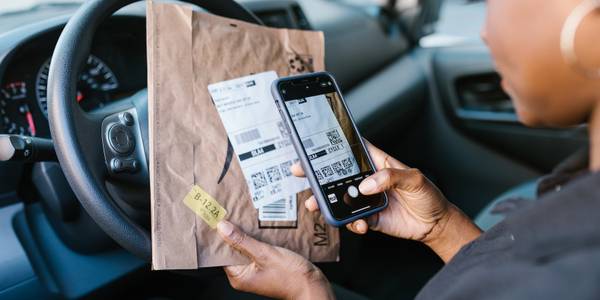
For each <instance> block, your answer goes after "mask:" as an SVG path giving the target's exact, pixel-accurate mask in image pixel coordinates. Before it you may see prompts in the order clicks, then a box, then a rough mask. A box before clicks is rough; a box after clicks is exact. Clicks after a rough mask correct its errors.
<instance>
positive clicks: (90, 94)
mask: <svg viewBox="0 0 600 300" xmlns="http://www.w3.org/2000/svg"><path fill="white" fill-rule="evenodd" d="M49 69H50V59H48V60H47V61H46V62H45V63H44V65H42V67H41V68H40V70H39V72H38V74H37V79H36V82H35V92H36V96H37V100H38V104H39V106H40V109H41V110H42V112H44V115H45V116H46V117H47V116H48V96H47V86H48V71H49ZM118 87H119V81H118V80H117V77H116V76H115V74H114V73H113V71H112V70H111V69H110V68H109V67H108V66H107V65H106V64H105V63H104V62H103V61H102V60H101V59H99V58H98V57H96V56H94V55H90V56H89V57H88V59H87V60H86V62H85V65H84V67H83V71H82V72H81V74H80V75H79V81H78V82H77V102H79V105H80V106H81V107H82V108H83V110H85V111H89V110H92V109H95V108H98V107H102V106H104V105H105V104H106V103H107V102H108V101H110V92H112V91H114V90H116V89H117V88H118Z"/></svg>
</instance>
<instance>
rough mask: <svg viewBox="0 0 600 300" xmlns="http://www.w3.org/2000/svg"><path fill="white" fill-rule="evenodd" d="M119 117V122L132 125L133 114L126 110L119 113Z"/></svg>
mask: <svg viewBox="0 0 600 300" xmlns="http://www.w3.org/2000/svg"><path fill="white" fill-rule="evenodd" d="M119 119H121V123H123V125H126V126H132V125H133V122H134V120H133V115H132V114H131V113H128V112H124V113H121V114H120V115H119Z"/></svg>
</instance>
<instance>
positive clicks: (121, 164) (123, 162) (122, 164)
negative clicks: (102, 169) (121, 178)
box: [110, 158, 138, 173]
mask: <svg viewBox="0 0 600 300" xmlns="http://www.w3.org/2000/svg"><path fill="white" fill-rule="evenodd" d="M110 168H111V170H112V171H113V172H114V173H123V172H128V173H135V172H136V171H137V169H138V163H137V161H136V160H135V159H120V158H113V159H112V160H111V161H110Z"/></svg>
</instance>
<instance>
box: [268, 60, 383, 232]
mask: <svg viewBox="0 0 600 300" xmlns="http://www.w3.org/2000/svg"><path fill="white" fill-rule="evenodd" d="M320 75H326V76H328V77H329V78H330V79H331V81H332V82H333V84H334V86H335V90H336V92H337V93H338V94H339V95H340V99H342V103H343V105H344V109H345V110H346V111H347V112H348V115H349V117H350V122H351V123H352V127H353V129H354V131H355V132H356V133H357V135H358V137H359V140H360V144H361V147H362V149H363V151H365V153H366V154H367V159H368V162H369V165H370V166H371V168H372V169H373V170H377V169H376V168H375V165H374V164H373V161H372V160H371V156H370V155H369V151H367V148H366V147H365V144H364V141H363V139H362V136H361V135H360V132H359V131H358V128H357V127H356V123H355V122H354V118H353V117H352V112H350V110H349V109H348V106H347V105H346V101H345V100H344V97H343V95H342V93H341V91H340V88H339V86H338V84H337V82H336V81H335V78H333V75H331V73H329V72H316V73H309V74H303V75H297V76H290V77H283V78H279V79H277V80H275V81H274V82H273V84H272V85H271V93H272V94H273V98H275V104H276V105H277V109H278V110H279V113H280V114H281V116H282V118H283V120H284V123H285V126H286V127H287V130H288V131H289V132H290V135H291V137H292V144H293V145H294V149H296V153H298V157H299V159H300V162H301V164H302V168H303V169H304V170H305V172H304V173H305V174H306V178H307V179H308V182H309V184H310V186H311V189H312V190H313V194H314V196H315V198H316V199H317V203H318V204H319V209H320V210H321V213H322V214H323V216H324V217H325V221H326V222H327V223H329V224H330V225H333V226H336V227H340V226H342V225H345V224H348V223H350V222H353V221H356V220H358V219H362V218H366V217H368V216H370V215H372V214H375V213H377V212H380V211H382V210H383V209H385V208H386V207H387V206H388V197H387V195H386V194H385V192H384V193H383V199H384V204H383V205H382V206H380V207H377V208H374V209H370V210H367V211H364V212H362V213H360V214H357V215H354V216H351V217H348V218H346V219H342V220H338V219H336V218H334V217H333V215H332V213H331V210H330V208H329V204H328V203H327V199H326V198H325V195H324V194H323V191H322V190H321V185H320V184H319V182H318V180H317V178H316V176H315V172H314V170H313V168H312V165H311V164H310V161H309V159H308V156H307V155H306V152H305V151H304V148H303V147H302V141H301V140H300V137H299V136H298V132H297V131H296V130H295V128H294V127H293V126H292V119H291V117H290V114H289V112H288V110H287V107H285V105H283V98H282V97H281V95H280V94H279V91H278V89H277V86H278V85H279V83H280V82H282V81H288V80H295V79H303V78H308V77H313V76H320ZM306 171H308V172H306Z"/></svg>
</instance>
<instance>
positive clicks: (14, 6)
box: [0, 0, 84, 15]
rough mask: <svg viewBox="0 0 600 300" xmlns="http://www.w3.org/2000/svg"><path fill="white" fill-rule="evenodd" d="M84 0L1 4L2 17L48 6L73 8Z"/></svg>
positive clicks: (41, 0)
mask: <svg viewBox="0 0 600 300" xmlns="http://www.w3.org/2000/svg"><path fill="white" fill-rule="evenodd" d="M83 1H84V0H19V1H2V2H0V15H4V14H10V13H20V12H26V11H31V10H36V9H39V8H43V7H48V6H73V5H78V4H81V3H82V2H83Z"/></svg>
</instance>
